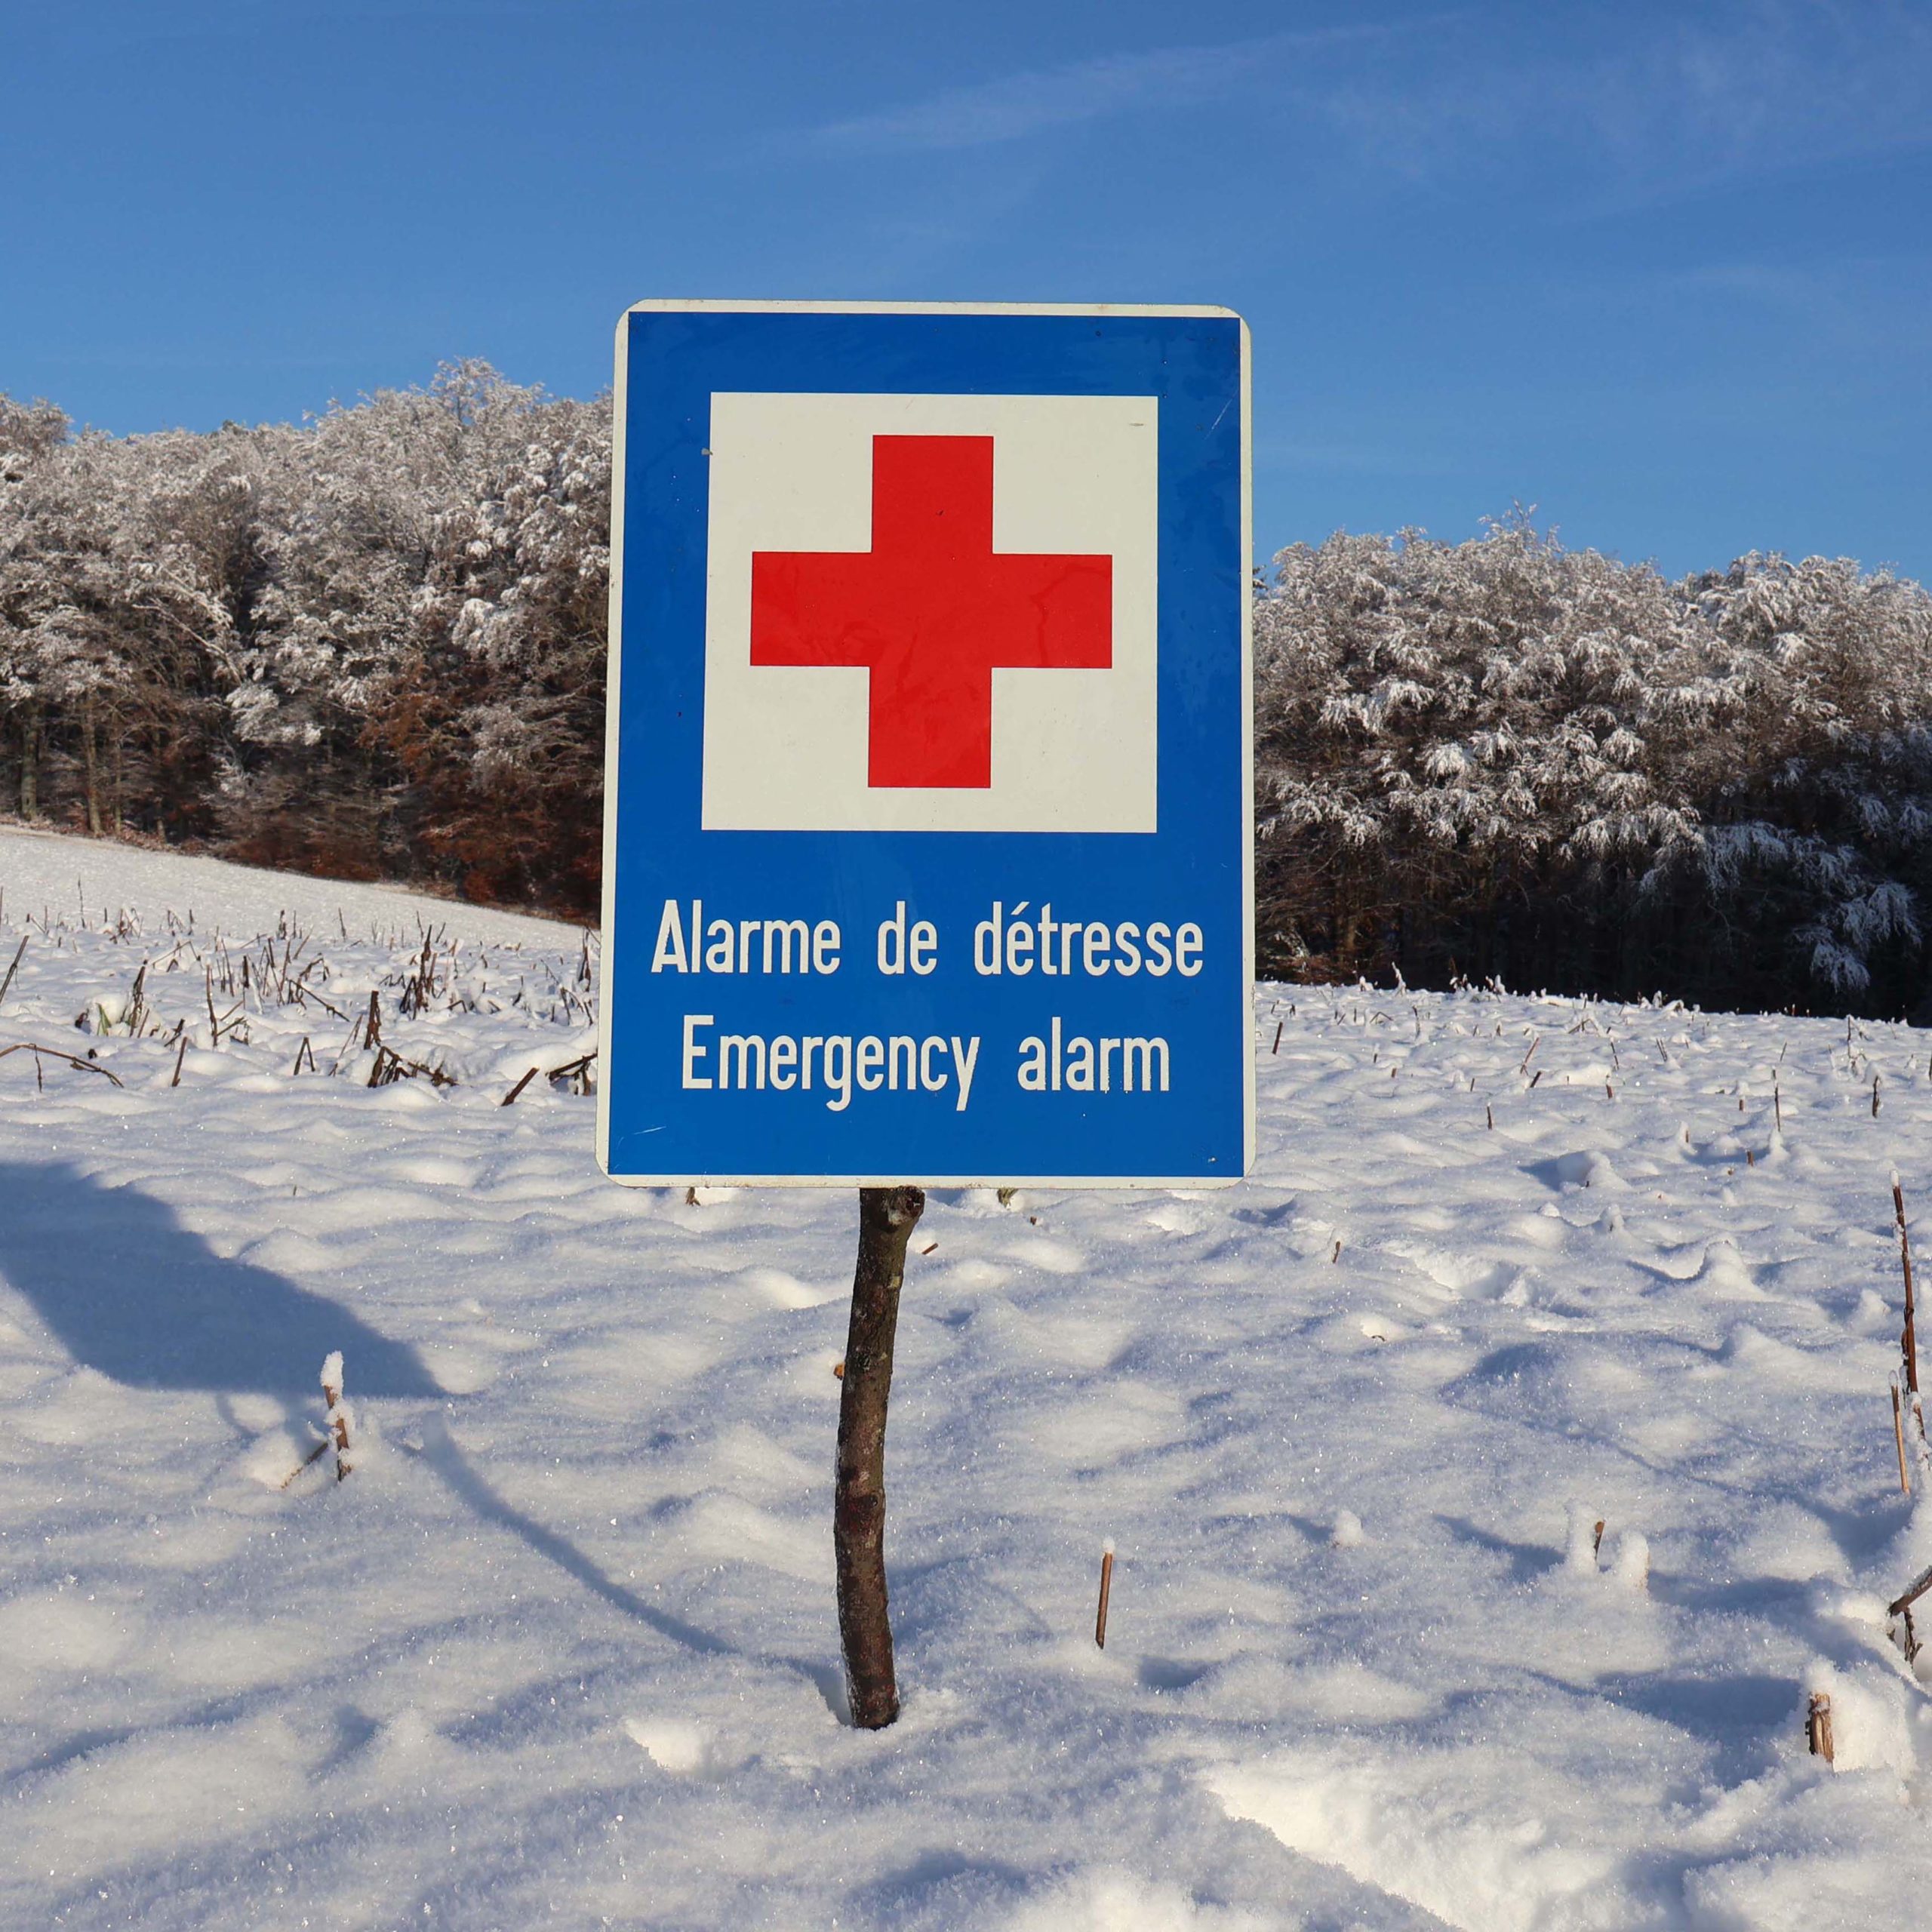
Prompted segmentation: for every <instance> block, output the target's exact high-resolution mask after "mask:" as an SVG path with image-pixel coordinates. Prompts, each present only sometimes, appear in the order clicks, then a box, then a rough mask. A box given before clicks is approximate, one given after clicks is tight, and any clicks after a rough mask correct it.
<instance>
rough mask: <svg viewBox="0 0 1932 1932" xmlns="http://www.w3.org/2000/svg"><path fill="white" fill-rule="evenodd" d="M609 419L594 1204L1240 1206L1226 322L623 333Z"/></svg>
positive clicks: (867, 320)
mask: <svg viewBox="0 0 1932 1932" xmlns="http://www.w3.org/2000/svg"><path fill="white" fill-rule="evenodd" d="M616 408H617V444H616V457H615V463H616V479H615V482H616V488H615V491H614V503H613V507H612V525H613V528H612V537H611V546H612V555H611V577H612V595H611V674H610V691H609V702H610V707H611V728H610V751H609V761H608V776H607V786H608V792H607V800H606V814H607V816H606V831H605V858H604V879H605V903H604V936H605V943H604V977H603V1043H602V1046H601V1059H602V1066H603V1069H604V1072H603V1078H602V1080H601V1082H600V1083H599V1084H600V1099H599V1118H598V1157H599V1158H600V1160H601V1161H602V1163H603V1164H604V1168H605V1171H606V1172H607V1173H608V1174H610V1175H611V1177H612V1178H613V1179H614V1180H623V1181H630V1182H635V1183H648V1184H663V1183H677V1184H682V1183H688V1182H697V1181H708V1180H709V1181H734V1182H747V1183H795V1184H802V1185H826V1186H830V1185H839V1186H851V1185H854V1184H855V1183H856V1184H891V1183H900V1182H920V1183H929V1184H933V1185H937V1186H970V1185H981V1184H985V1185H992V1184H1007V1183H1022V1182H1034V1183H1044V1184H1065V1185H1079V1186H1134V1185H1148V1186H1155V1185H1159V1186H1171V1185H1200V1184H1202V1183H1209V1184H1212V1183H1218V1182H1232V1181H1234V1180H1238V1179H1239V1178H1240V1177H1241V1175H1242V1174H1243V1173H1244V1172H1245V1171H1246V1170H1247V1165H1248V1164H1249V1161H1250V1160H1251V1158H1252V1149H1253V1145H1254V1068H1253V1059H1252V1051H1251V1031H1250V1028H1251V1021H1250V1008H1249V992H1250V980H1251V959H1252V955H1253V950H1254V946H1253V940H1254V934H1253V925H1254V912H1253V886H1252V877H1253V872H1252V866H1251V862H1250V842H1251V829H1250V828H1251V803H1250V801H1251V789H1252V786H1251V757H1250V749H1249V738H1250V732H1249V698H1248V690H1249V682H1248V665H1249V648H1248V593H1249V568H1248V530H1247V524H1248V489H1247V330H1246V328H1245V327H1244V325H1243V324H1242V322H1241V320H1240V318H1238V316H1236V315H1232V314H1231V313H1229V312H1228V311H1227V310H1226V309H1121V308H1104V309H1067V308H1020V307H1008V308H966V307H935V308H910V307H899V306H890V305H874V306H864V307H836V306H817V305H812V304H786V303H669V302H667V303H643V304H641V305H640V306H638V307H637V308H635V309H632V310H631V311H629V313H627V314H626V315H625V317H624V318H623V321H622V323H621V324H620V326H619V329H618V334H617V392H616Z"/></svg>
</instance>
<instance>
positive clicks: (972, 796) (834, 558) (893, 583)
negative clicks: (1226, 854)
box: [703, 392, 1159, 832]
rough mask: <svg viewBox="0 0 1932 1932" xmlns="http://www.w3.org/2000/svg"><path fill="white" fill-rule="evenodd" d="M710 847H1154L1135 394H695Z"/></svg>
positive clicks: (1152, 642) (1151, 412)
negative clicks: (966, 842) (800, 835)
mask: <svg viewBox="0 0 1932 1932" xmlns="http://www.w3.org/2000/svg"><path fill="white" fill-rule="evenodd" d="M709 448H710V457H711V481H710V506H709V520H710V535H709V557H708V560H707V565H706V604H705V672H704V800H703V824H704V826H705V829H706V830H709V831H835V832H1152V831H1154V830H1155V829H1156V823H1155V821H1156V808H1157V780H1158V773H1157V770H1156V762H1157V749H1158V731H1157V729H1156V724H1157V706H1156V688H1157V684H1156V669H1157V666H1156V661H1155V655H1156V649H1157V630H1156V623H1155V611H1156V588H1157V551H1158V483H1159V476H1158V450H1159V433H1158V421H1157V419H1156V403H1155V398H1152V397H1151V396H1111V395H1103V396H1080V395H794V394H784V393H772V394H764V393H740V392H720V393H717V394H714V395H713V396H712V399H711V432H710V445H709Z"/></svg>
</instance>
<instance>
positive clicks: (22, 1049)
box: [0, 1040, 121, 1087]
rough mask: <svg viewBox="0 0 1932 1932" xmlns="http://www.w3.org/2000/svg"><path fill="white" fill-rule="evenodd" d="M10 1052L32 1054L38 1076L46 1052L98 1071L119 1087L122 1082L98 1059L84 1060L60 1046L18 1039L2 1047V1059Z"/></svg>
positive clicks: (53, 1056)
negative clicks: (38, 1045) (40, 1045)
mask: <svg viewBox="0 0 1932 1932" xmlns="http://www.w3.org/2000/svg"><path fill="white" fill-rule="evenodd" d="M8 1054H32V1055H33V1063H34V1067H35V1075H36V1077H38V1069H39V1066H40V1063H41V1058H42V1055H43V1054H44V1055H45V1057H47V1058H48V1059H49V1060H65V1061H66V1063H67V1064H68V1065H69V1066H77V1067H78V1068H79V1069H80V1070H81V1071H82V1072H83V1073H97V1074H99V1075H100V1077H101V1078H102V1079H103V1080H110V1081H112V1082H113V1083H114V1084H115V1086H117V1087H118V1086H119V1085H120V1084H121V1081H120V1077H119V1076H118V1075H116V1074H113V1073H110V1072H109V1071H108V1070H107V1069H106V1067H104V1066H102V1065H101V1064H100V1063H99V1062H98V1061H97V1060H83V1059H82V1058H81V1057H80V1055H79V1054H69V1053H63V1052H62V1051H61V1050H60V1048H58V1047H37V1046H35V1044H33V1042H32V1041H31V1040H18V1041H15V1042H14V1044H13V1045H12V1046H11V1047H0V1060H5V1058H6V1057H7V1056H8Z"/></svg>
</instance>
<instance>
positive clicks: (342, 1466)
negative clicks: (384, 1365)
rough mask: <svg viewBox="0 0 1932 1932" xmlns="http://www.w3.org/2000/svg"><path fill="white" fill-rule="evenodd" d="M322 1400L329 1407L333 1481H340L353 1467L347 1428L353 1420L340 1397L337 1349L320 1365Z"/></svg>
mask: <svg viewBox="0 0 1932 1932" xmlns="http://www.w3.org/2000/svg"><path fill="white" fill-rule="evenodd" d="M322 1400H323V1401H325V1402H326V1403H328V1405H329V1412H328V1417H327V1418H326V1419H325V1420H326V1423H327V1426H328V1432H329V1437H330V1439H331V1441H333V1442H334V1444H335V1479H336V1481H337V1482H340V1481H341V1480H342V1479H343V1477H344V1476H346V1475H348V1473H349V1471H350V1470H351V1469H353V1468H354V1467H355V1464H354V1463H352V1462H351V1461H350V1460H349V1424H350V1423H351V1422H352V1421H353V1420H354V1419H355V1418H354V1416H353V1414H352V1412H351V1411H350V1409H349V1404H347V1403H346V1401H343V1395H342V1351H341V1350H340V1349H337V1350H335V1351H334V1353H332V1354H331V1355H330V1356H329V1357H328V1359H327V1360H326V1361H324V1363H323V1364H322Z"/></svg>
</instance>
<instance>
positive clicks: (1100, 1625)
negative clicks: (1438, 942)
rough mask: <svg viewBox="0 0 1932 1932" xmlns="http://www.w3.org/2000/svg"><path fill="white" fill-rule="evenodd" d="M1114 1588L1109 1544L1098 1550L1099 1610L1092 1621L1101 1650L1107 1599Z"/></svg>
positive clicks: (1104, 1634)
mask: <svg viewBox="0 0 1932 1932" xmlns="http://www.w3.org/2000/svg"><path fill="white" fill-rule="evenodd" d="M1113 1586H1114V1546H1113V1545H1112V1543H1111V1542H1109V1543H1103V1545H1102V1546H1101V1549H1100V1614H1099V1615H1098V1616H1097V1617H1095V1618H1094V1643H1095V1644H1097V1646H1098V1647H1100V1649H1102V1650H1103V1651H1104V1650H1105V1649H1106V1647H1107V1598H1108V1596H1109V1593H1110V1592H1112V1589H1113Z"/></svg>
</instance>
